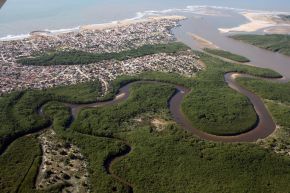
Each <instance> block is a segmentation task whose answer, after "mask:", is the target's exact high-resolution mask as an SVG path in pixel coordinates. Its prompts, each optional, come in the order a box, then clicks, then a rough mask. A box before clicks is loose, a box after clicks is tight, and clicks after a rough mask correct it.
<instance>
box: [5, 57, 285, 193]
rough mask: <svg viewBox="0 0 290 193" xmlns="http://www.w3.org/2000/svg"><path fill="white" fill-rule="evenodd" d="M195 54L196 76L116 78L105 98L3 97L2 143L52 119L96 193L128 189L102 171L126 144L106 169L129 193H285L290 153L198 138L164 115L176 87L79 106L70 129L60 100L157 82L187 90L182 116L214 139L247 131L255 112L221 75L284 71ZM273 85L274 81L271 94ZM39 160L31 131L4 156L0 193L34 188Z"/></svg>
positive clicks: (71, 92)
mask: <svg viewBox="0 0 290 193" xmlns="http://www.w3.org/2000/svg"><path fill="white" fill-rule="evenodd" d="M196 54H198V55H199V56H200V57H201V59H202V60H203V62H204V63H205V64H206V66H207V69H206V70H205V71H203V72H200V73H199V74H198V75H197V77H196V78H195V79H192V78H185V77H182V76H180V75H177V74H173V73H171V74H166V73H160V72H147V73H143V74H141V75H138V76H122V77H119V78H118V79H117V80H116V81H114V82H113V83H112V84H111V87H110V89H111V93H110V94H108V95H107V96H105V97H100V85H99V83H98V82H92V83H84V84H79V85H75V86H70V87H60V88H54V89H47V90H44V91H35V90H30V91H24V92H20V93H12V94H9V95H6V96H4V97H1V98H0V107H1V109H3V110H2V111H1V114H0V122H1V123H3V124H0V131H1V136H0V137H1V140H2V141H1V142H3V143H2V145H3V146H5V144H7V143H8V142H7V140H8V139H9V140H10V141H11V140H13V139H14V138H16V137H17V136H21V135H22V134H23V133H29V132H32V131H34V130H37V129H40V128H43V127H44V126H45V125H48V124H49V123H50V122H52V123H53V129H54V130H55V131H56V133H57V135H58V136H59V137H62V138H63V139H64V140H66V141H67V142H70V143H73V144H75V145H77V146H78V147H79V148H80V150H81V152H82V154H83V155H84V156H85V157H86V159H87V162H88V171H89V179H90V185H91V191H92V192H93V193H94V192H105V193H106V192H107V193H111V192H113V191H116V192H119V193H122V192H127V190H126V189H127V188H128V187H126V186H125V185H124V184H122V183H121V182H119V181H118V180H116V179H114V178H113V177H112V176H111V175H108V173H107V171H106V169H105V167H104V162H105V161H106V160H108V158H109V157H111V156H113V155H116V154H118V153H120V152H123V151H125V150H126V148H127V147H128V145H130V146H131V147H132V152H131V153H130V154H129V155H128V156H127V157H125V158H123V159H121V160H120V162H117V163H115V164H114V165H113V167H112V169H113V171H114V172H115V173H116V174H117V175H118V176H120V177H121V178H122V179H124V180H125V181H128V182H129V183H130V184H132V186H133V189H134V192H146V193H148V192H178V193H179V192H190V193H191V192H192V193H194V192H199V193H208V192H222V193H232V192H235V193H244V192H251V193H256V192H257V193H260V192H263V193H268V192H269V193H272V192H275V193H276V192H281V193H288V192H289V189H290V184H289V180H290V168H289V165H290V159H289V158H288V157H285V156H278V155H276V154H274V153H273V152H271V151H269V150H266V149H263V148H261V147H259V146H257V145H255V144H223V143H214V142H207V141H203V140H200V139H197V138H196V137H194V136H192V134H190V133H187V132H185V131H183V130H182V128H180V127H178V126H177V125H176V124H174V123H173V121H172V117H171V116H170V114H169V110H168V100H169V98H170V97H171V96H172V94H173V93H174V91H175V89H174V87H173V86H172V85H168V84H164V83H156V84H155V83H143V84H140V83H135V84H134V85H133V86H132V88H131V95H130V97H129V99H128V100H126V101H124V102H122V103H120V104H116V105H112V106H108V107H99V108H89V109H84V110H82V111H81V112H80V114H79V116H78V117H77V119H76V120H75V121H74V122H73V123H72V125H70V124H69V123H70V121H71V116H70V109H69V108H68V107H67V106H65V105H64V104H62V102H75V103H88V102H92V101H96V100H108V99H110V98H112V97H113V96H114V95H115V94H116V93H117V91H118V89H119V88H120V87H121V86H122V85H124V84H126V83H129V82H132V81H136V80H158V81H163V82H167V83H173V84H180V85H184V86H186V87H188V88H191V90H192V91H191V93H190V94H189V95H188V96H186V99H185V100H184V102H183V105H182V110H183V111H184V113H185V114H186V116H188V118H189V119H190V121H191V122H192V123H193V125H194V126H195V127H197V128H200V129H202V130H204V131H206V132H209V133H214V134H219V135H228V134H233V133H234V134H236V133H240V132H244V131H246V130H247V129H249V128H251V127H252V125H254V124H255V122H256V114H255V112H254V109H253V108H252V106H251V104H250V103H249V101H248V99H247V98H246V97H244V96H242V95H240V94H238V93H236V92H235V91H233V90H232V89H230V88H228V86H227V84H226V83H225V81H224V73H226V72H232V71H235V72H241V73H248V74H252V75H257V76H264V77H280V75H279V74H277V73H275V72H273V71H271V70H267V69H259V68H254V67H250V66H244V65H238V64H231V63H228V62H225V61H222V60H220V59H217V58H214V57H211V56H208V55H206V54H204V53H196ZM277 88H278V87H277ZM277 88H276V85H273V89H277ZM278 89H280V88H278ZM288 90H289V89H288ZM275 91H276V90H275ZM277 91H280V90H277ZM285 93H286V92H285ZM285 93H283V94H282V95H281V96H279V97H278V99H277V100H279V101H283V102H285V101H286V100H287V96H288V95H287V93H286V94H285ZM280 98H282V99H280ZM42 104H45V105H44V108H43V110H44V115H45V116H44V117H41V116H39V115H38V114H37V109H38V108H39V107H40V106H41V105H42ZM273 107H275V105H273ZM270 109H271V108H270ZM271 112H272V113H273V114H274V116H275V117H276V116H277V117H279V116H280V115H281V114H279V113H281V112H282V113H283V119H281V120H278V119H277V120H278V121H281V124H283V125H288V124H289V120H288V119H287V116H288V115H289V113H290V112H289V109H288V108H286V107H285V109H283V111H281V109H277V110H275V109H274V110H271ZM156 117H157V118H161V119H163V120H165V121H168V123H167V124H166V126H165V128H164V130H157V129H156V127H155V126H154V124H152V119H153V118H156ZM139 118H141V119H139ZM140 120H141V121H140ZM22 123H23V124H22ZM39 156H40V148H39V144H38V143H37V139H36V136H35V135H30V136H26V137H22V138H19V139H17V140H16V141H15V142H13V143H12V144H11V146H9V148H8V149H7V151H5V153H3V154H2V155H0V169H1V170H0V186H1V190H2V189H3V190H4V192H8V191H12V192H13V190H15V188H16V189H17V188H18V189H19V192H25V193H30V192H39V191H37V190H35V189H34V186H33V185H34V179H35V176H36V175H37V168H38V167H39V164H40V159H39ZM20 158H21V159H20ZM12 166H14V168H12ZM9 172H11V173H9ZM16 174H18V175H16ZM12 182H13V183H12ZM14 182H15V183H14ZM16 182H17V183H16ZM60 188H61V187H54V188H53V189H51V190H47V192H60V191H59V189H60ZM6 190H7V191H6Z"/></svg>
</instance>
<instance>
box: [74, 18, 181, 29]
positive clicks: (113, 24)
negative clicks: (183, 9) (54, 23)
mask: <svg viewBox="0 0 290 193" xmlns="http://www.w3.org/2000/svg"><path fill="white" fill-rule="evenodd" d="M162 19H169V20H177V21H181V20H184V19H186V17H184V16H178V15H172V16H154V17H147V18H144V19H125V20H120V21H115V22H111V23H103V24H90V25H83V26H81V27H80V28H79V29H80V30H81V31H82V30H100V31H101V30H106V29H110V28H118V27H126V26H129V25H131V24H137V23H143V22H150V21H159V20H162Z"/></svg>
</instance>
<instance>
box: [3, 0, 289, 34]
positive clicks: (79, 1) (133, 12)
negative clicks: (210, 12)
mask: <svg viewBox="0 0 290 193" xmlns="http://www.w3.org/2000/svg"><path fill="white" fill-rule="evenodd" d="M2 4H3V5H2ZM1 5H2V6H1ZM189 6H191V7H194V8H195V9H192V10H191V11H192V12H194V11H196V12H198V11H199V9H198V7H199V6H219V7H227V8H237V9H251V10H268V11H283V12H290V1H289V0H235V1H233V0H178V1H177V0H138V1H136V0H73V1H72V0H49V1H47V0H25V1H24V0H0V7H1V8H0V37H7V36H16V35H18V36H23V35H25V34H28V33H29V32H31V31H34V30H63V29H71V28H72V29H74V28H76V27H78V26H80V25H85V24H95V23H107V22H112V21H116V20H122V19H128V18H132V19H134V18H135V19H137V18H141V17H143V16H144V15H145V16H146V15H155V14H159V13H167V14H172V13H176V12H178V11H181V12H184V11H188V7H189Z"/></svg>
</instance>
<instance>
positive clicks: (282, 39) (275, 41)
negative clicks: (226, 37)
mask: <svg viewBox="0 0 290 193" xmlns="http://www.w3.org/2000/svg"><path fill="white" fill-rule="evenodd" d="M231 37H232V38H234V39H236V40H241V41H244V42H246V43H249V44H252V45H254V46H257V47H260V48H264V49H267V50H270V51H273V52H278V53H281V54H285V55H288V56H290V35H278V34H272V35H234V36H231Z"/></svg>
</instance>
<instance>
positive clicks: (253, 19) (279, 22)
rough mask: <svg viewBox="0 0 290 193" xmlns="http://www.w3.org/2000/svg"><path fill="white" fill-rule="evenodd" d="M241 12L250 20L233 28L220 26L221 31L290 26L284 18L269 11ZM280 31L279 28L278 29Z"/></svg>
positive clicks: (254, 30)
mask: <svg viewBox="0 0 290 193" xmlns="http://www.w3.org/2000/svg"><path fill="white" fill-rule="evenodd" d="M241 14H242V15H243V16H244V17H245V18H247V20H249V22H248V23H246V24H242V25H240V26H238V27H233V28H219V31H220V32H221V33H230V32H256V31H258V30H261V29H265V28H269V27H271V28H272V29H275V28H280V27H281V26H288V27H290V23H289V22H287V21H285V20H283V18H281V17H279V15H277V14H274V13H267V12H263V13H261V12H241ZM278 31H279V30H278Z"/></svg>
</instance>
